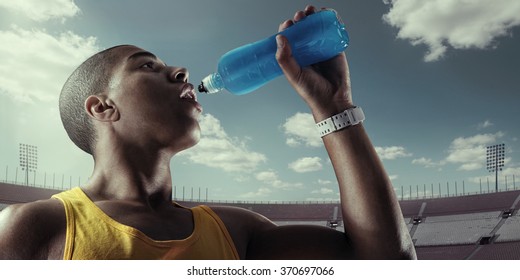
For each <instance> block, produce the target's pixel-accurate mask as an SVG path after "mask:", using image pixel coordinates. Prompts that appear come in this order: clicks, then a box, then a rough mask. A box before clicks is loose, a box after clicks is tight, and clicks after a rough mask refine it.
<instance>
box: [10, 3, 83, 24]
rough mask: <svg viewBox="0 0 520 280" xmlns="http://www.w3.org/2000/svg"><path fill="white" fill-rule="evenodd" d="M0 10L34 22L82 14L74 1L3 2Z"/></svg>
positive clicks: (62, 18) (63, 18)
mask: <svg viewBox="0 0 520 280" xmlns="http://www.w3.org/2000/svg"><path fill="white" fill-rule="evenodd" d="M0 8H4V9H6V10H8V11H9V12H12V13H14V14H16V15H21V16H25V17H27V18H29V19H31V20H34V21H39V22H41V21H46V20H50V19H61V20H62V21H63V20H65V18H69V17H73V16H75V15H76V14H77V13H78V12H80V10H79V8H78V6H76V4H74V1H72V0H45V1H41V0H2V1H0Z"/></svg>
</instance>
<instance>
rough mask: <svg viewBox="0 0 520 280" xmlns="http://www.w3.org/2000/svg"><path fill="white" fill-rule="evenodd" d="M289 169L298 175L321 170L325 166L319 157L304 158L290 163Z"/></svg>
mask: <svg viewBox="0 0 520 280" xmlns="http://www.w3.org/2000/svg"><path fill="white" fill-rule="evenodd" d="M289 168H290V169H292V170H293V171H295V172H298V173H305V172H312V171H318V170H321V169H322V168H323V165H322V164H321V158H319V157H304V158H300V159H297V160H296V161H294V162H291V163H289Z"/></svg>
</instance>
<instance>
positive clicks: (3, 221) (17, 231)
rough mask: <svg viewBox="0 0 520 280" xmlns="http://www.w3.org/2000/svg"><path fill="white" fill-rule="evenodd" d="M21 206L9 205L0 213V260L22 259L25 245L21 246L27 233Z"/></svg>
mask: <svg viewBox="0 0 520 280" xmlns="http://www.w3.org/2000/svg"><path fill="white" fill-rule="evenodd" d="M23 211H24V209H23V206H22V205H11V206H9V207H7V208H5V209H4V210H2V212H0V248H2V250H0V259H20V258H24V256H23V255H24V251H26V249H25V248H26V244H25V246H24V244H22V243H23V242H24V241H26V240H24V239H25V238H24V236H26V235H27V233H24V230H27V228H26V227H25V224H27V223H28V221H27V220H24V219H25V218H27V217H25V216H24V213H23Z"/></svg>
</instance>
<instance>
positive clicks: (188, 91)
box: [179, 84, 202, 112]
mask: <svg viewBox="0 0 520 280" xmlns="http://www.w3.org/2000/svg"><path fill="white" fill-rule="evenodd" d="M179 97H180V98H181V99H186V101H189V102H190V103H191V104H193V105H194V106H195V108H196V109H197V110H198V111H199V112H202V106H201V105H200V103H199V102H197V93H195V90H194V87H193V85H192V84H186V85H185V86H184V87H183V88H182V92H181V95H180V96H179Z"/></svg>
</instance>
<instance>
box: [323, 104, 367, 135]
mask: <svg viewBox="0 0 520 280" xmlns="http://www.w3.org/2000/svg"><path fill="white" fill-rule="evenodd" d="M364 120H365V114H364V113H363V110H362V109H361V108H360V107H353V108H348V109H346V110H344V111H343V112H341V113H339V114H335V115H333V116H330V117H329V118H326V119H324V120H322V121H320V122H318V123H316V128H317V129H318V133H319V135H320V136H321V137H324V136H326V135H328V134H331V133H333V132H336V131H338V130H342V129H345V128H347V127H350V126H354V125H357V124H359V123H361V122H363V121H364Z"/></svg>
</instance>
